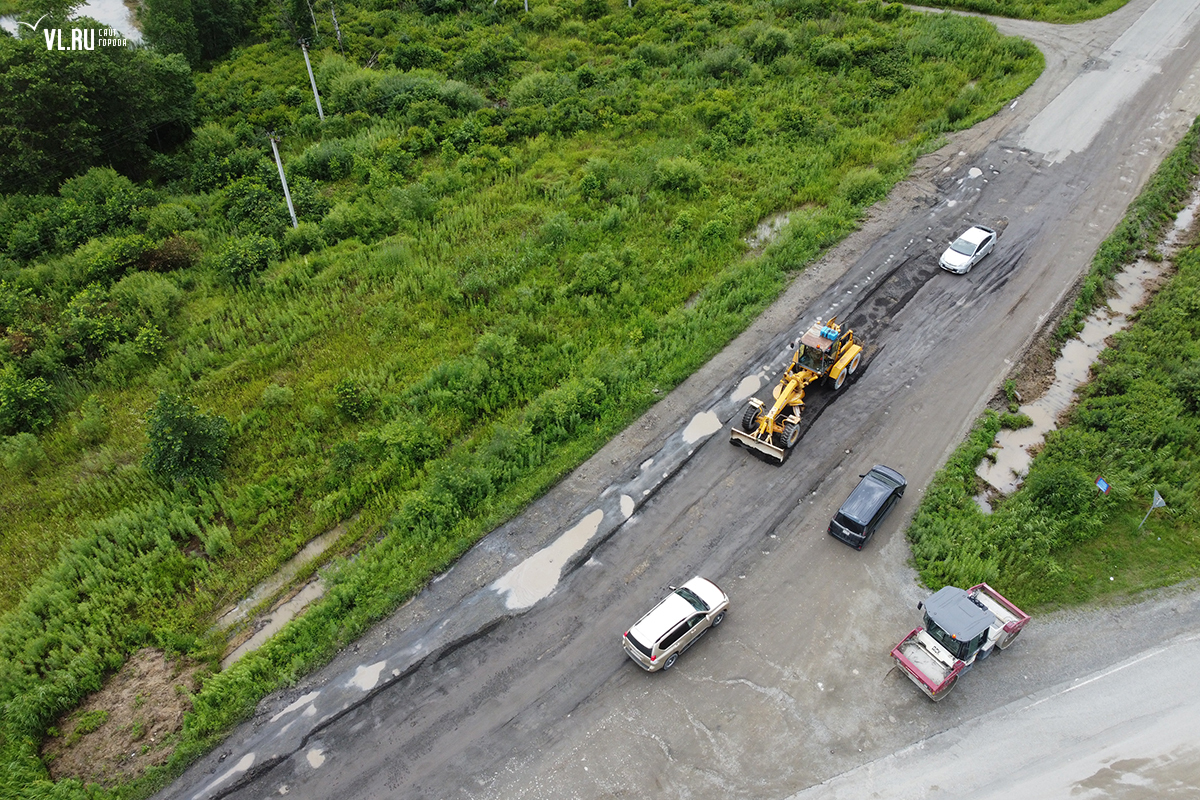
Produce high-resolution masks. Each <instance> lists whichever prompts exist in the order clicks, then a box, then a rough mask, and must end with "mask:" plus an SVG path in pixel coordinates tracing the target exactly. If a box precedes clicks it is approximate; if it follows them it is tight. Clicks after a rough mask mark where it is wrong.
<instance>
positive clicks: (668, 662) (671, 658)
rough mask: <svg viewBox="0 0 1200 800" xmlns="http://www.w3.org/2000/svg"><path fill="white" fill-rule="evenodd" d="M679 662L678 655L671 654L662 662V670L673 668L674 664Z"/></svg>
mask: <svg viewBox="0 0 1200 800" xmlns="http://www.w3.org/2000/svg"><path fill="white" fill-rule="evenodd" d="M678 660H679V653H671V655H669V656H667V660H666V661H664V662H663V669H670V668H671V667H673V666H675V662H676V661H678Z"/></svg>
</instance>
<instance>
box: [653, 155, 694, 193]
mask: <svg viewBox="0 0 1200 800" xmlns="http://www.w3.org/2000/svg"><path fill="white" fill-rule="evenodd" d="M654 182H655V184H656V185H657V186H658V187H659V188H660V189H663V190H665V191H668V192H679V193H680V194H692V193H694V192H696V191H698V190H699V189H700V187H701V186H702V185H703V184H704V168H703V167H701V166H700V165H699V164H697V163H696V162H695V161H691V160H689V159H686V158H665V159H663V160H662V161H659V162H658V164H657V165H656V166H655V168H654Z"/></svg>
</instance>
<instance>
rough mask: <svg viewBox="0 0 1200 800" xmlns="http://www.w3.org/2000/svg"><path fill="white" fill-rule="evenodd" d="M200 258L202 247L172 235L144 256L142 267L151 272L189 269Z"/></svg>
mask: <svg viewBox="0 0 1200 800" xmlns="http://www.w3.org/2000/svg"><path fill="white" fill-rule="evenodd" d="M199 258H200V245H198V244H196V243H195V242H194V241H192V240H191V239H185V238H184V237H182V236H178V235H171V236H168V237H167V238H166V239H164V240H163V241H161V242H159V243H158V245H157V246H155V247H151V248H149V249H148V250H146V251H145V252H144V253H143V254H142V258H141V265H142V266H143V267H144V268H145V269H148V270H150V271H151V272H174V271H176V270H181V269H187V268H189V267H192V266H194V265H195V264H196V262H197V261H198V260H199Z"/></svg>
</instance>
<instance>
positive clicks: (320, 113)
mask: <svg viewBox="0 0 1200 800" xmlns="http://www.w3.org/2000/svg"><path fill="white" fill-rule="evenodd" d="M300 49H301V50H303V51H304V66H306V67H308V82H309V83H311V84H312V89H313V97H314V98H316V101H317V116H318V117H320V118H321V122H324V121H325V112H324V111H322V110H321V94H320V93H319V92H318V91H317V79H316V78H314V77H313V71H312V62H311V61H309V60H308V42H306V41H305V40H304V39H301V40H300ZM272 141H274V140H273V139H272Z"/></svg>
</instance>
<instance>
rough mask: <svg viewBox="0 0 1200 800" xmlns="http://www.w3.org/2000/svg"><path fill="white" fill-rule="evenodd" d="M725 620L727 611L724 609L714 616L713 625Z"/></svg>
mask: <svg viewBox="0 0 1200 800" xmlns="http://www.w3.org/2000/svg"><path fill="white" fill-rule="evenodd" d="M724 621H725V612H724V611H722V612H721V613H720V614H717V615H716V616H715V617H713V621H712V627H714V628H715V627H717V626H718V625H720V624H721V623H722V622H724Z"/></svg>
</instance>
